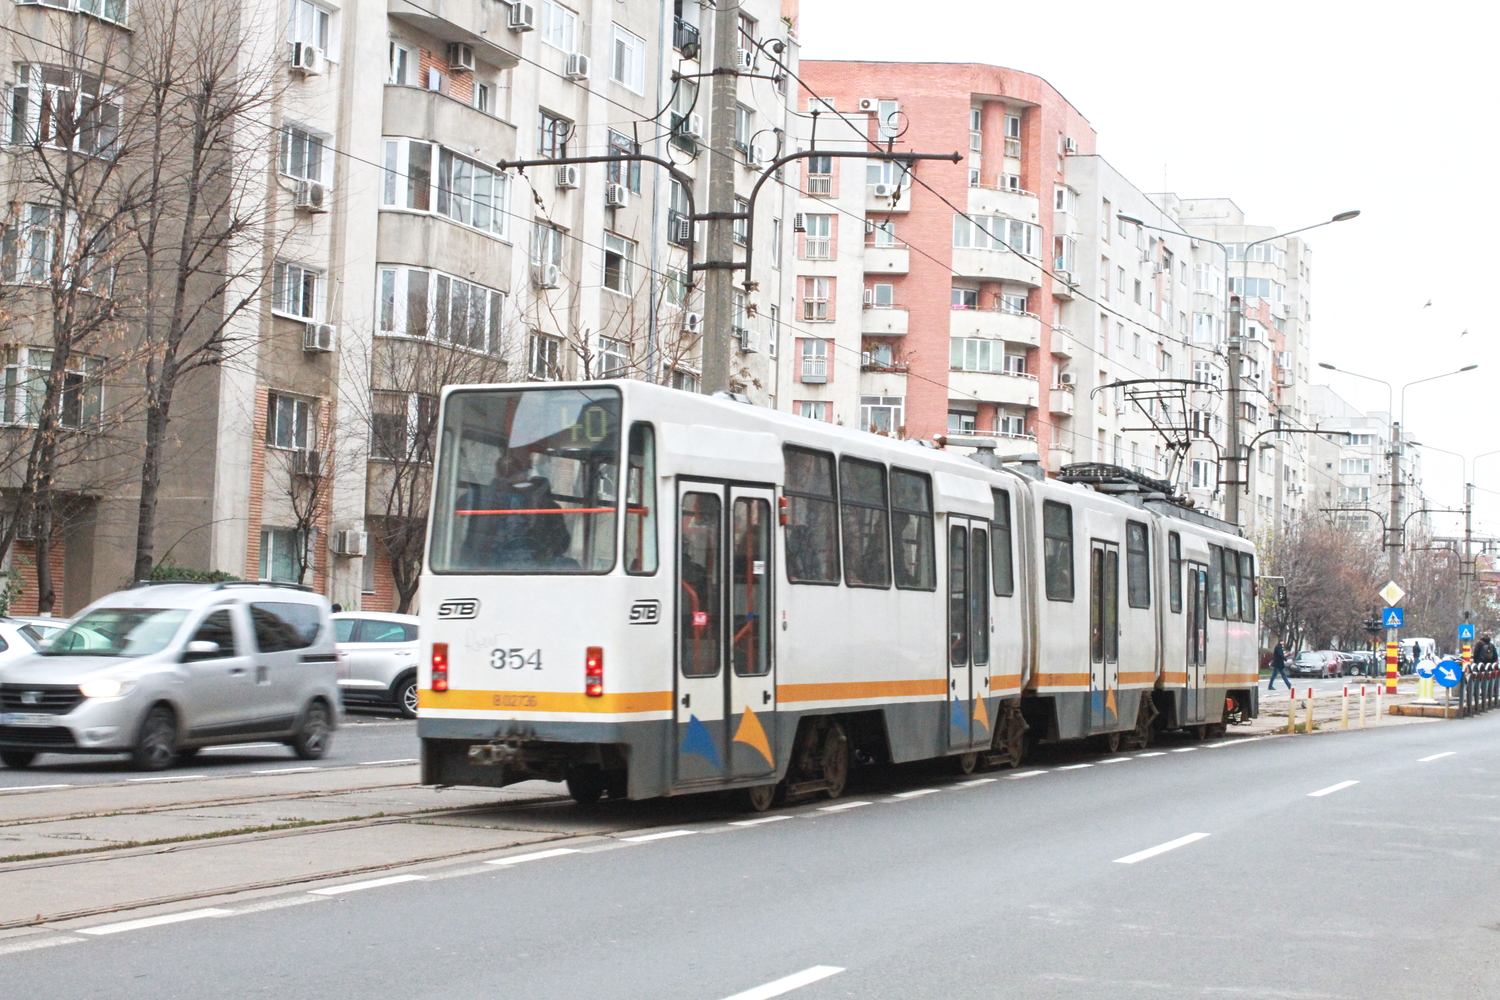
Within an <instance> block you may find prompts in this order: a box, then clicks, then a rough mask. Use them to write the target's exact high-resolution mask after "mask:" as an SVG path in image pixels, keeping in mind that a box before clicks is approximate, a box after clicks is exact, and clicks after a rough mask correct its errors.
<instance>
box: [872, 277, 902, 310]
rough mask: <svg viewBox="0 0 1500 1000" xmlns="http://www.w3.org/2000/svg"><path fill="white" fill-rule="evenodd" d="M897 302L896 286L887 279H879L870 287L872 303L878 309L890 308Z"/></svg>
mask: <svg viewBox="0 0 1500 1000" xmlns="http://www.w3.org/2000/svg"><path fill="white" fill-rule="evenodd" d="M895 303H896V286H895V285H893V284H891V283H890V282H886V281H877V282H876V283H875V284H874V286H873V287H872V288H871V289H870V305H871V306H873V307H875V308H876V309H889V308H891V307H892V306H893V305H895Z"/></svg>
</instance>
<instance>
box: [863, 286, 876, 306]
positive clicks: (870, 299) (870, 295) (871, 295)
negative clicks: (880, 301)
mask: <svg viewBox="0 0 1500 1000" xmlns="http://www.w3.org/2000/svg"><path fill="white" fill-rule="evenodd" d="M874 304H875V289H873V288H866V289H865V305H867V306H873V305H874Z"/></svg>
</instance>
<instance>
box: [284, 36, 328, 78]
mask: <svg viewBox="0 0 1500 1000" xmlns="http://www.w3.org/2000/svg"><path fill="white" fill-rule="evenodd" d="M324 61H325V60H324V57H323V50H322V49H320V48H318V47H317V46H316V45H308V44H307V43H306V42H293V43H292V69H294V70H296V71H297V72H299V73H301V74H302V75H303V76H321V75H322V73H323V64H324Z"/></svg>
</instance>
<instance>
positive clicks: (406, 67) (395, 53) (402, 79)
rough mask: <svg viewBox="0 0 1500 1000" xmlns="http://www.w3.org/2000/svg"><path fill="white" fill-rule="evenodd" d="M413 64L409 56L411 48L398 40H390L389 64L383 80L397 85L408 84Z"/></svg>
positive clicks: (410, 79)
mask: <svg viewBox="0 0 1500 1000" xmlns="http://www.w3.org/2000/svg"><path fill="white" fill-rule="evenodd" d="M415 65H416V64H415V63H414V62H413V60H412V57H411V49H409V48H407V47H406V46H405V45H402V44H401V43H400V42H391V46H390V66H389V68H388V70H387V72H386V77H385V82H386V83H390V84H395V85H396V86H398V87H405V86H408V85H409V84H410V83H411V81H412V69H413V67H414V66H415Z"/></svg>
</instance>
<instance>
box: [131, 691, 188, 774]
mask: <svg viewBox="0 0 1500 1000" xmlns="http://www.w3.org/2000/svg"><path fill="white" fill-rule="evenodd" d="M176 758H177V716H176V715H175V714H174V713H173V712H172V710H171V709H170V708H168V707H167V706H166V705H153V706H151V709H150V711H148V712H147V713H146V718H145V719H144V720H143V721H142V722H141V735H140V736H139V737H138V738H137V739H136V742H135V749H134V750H132V751H130V759H131V762H132V763H134V764H135V766H136V767H137V768H139V769H140V770H142V771H160V770H162V769H164V768H167V767H170V766H171V764H172V761H173V760H175V759H176Z"/></svg>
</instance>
